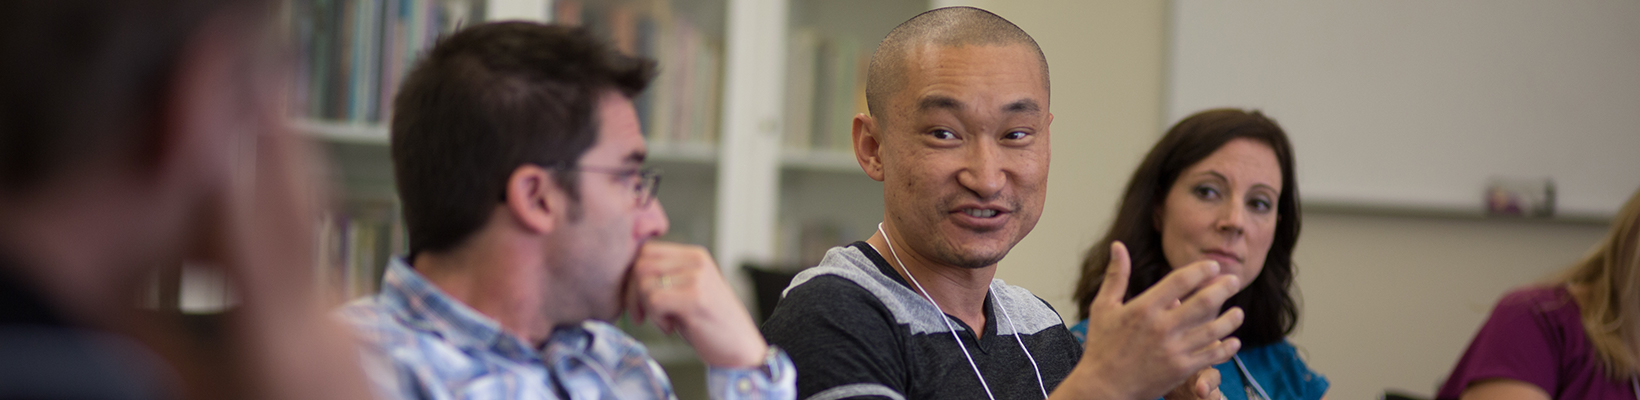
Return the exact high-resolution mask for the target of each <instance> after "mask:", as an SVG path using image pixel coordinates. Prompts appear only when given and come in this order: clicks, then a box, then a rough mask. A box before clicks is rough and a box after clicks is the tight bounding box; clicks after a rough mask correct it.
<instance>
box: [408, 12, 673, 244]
mask: <svg viewBox="0 0 1640 400" xmlns="http://www.w3.org/2000/svg"><path fill="white" fill-rule="evenodd" d="M654 72H655V63H654V62H653V61H650V60H646V59H640V58H634V57H629V56H625V55H622V54H620V53H618V52H616V51H615V50H614V48H612V47H610V46H608V45H606V44H605V43H603V42H602V41H600V40H598V39H596V38H595V37H593V35H592V34H590V33H588V32H587V31H586V30H583V29H579V28H569V27H564V26H556V25H542V24H536V23H529V22H499V23H489V24H482V25H477V26H473V27H471V28H467V29H464V30H462V31H460V32H457V33H456V34H454V35H452V36H450V37H448V38H445V39H443V40H440V41H439V43H438V44H437V45H436V46H434V47H433V49H432V51H430V52H429V53H428V55H427V58H426V59H425V60H422V61H421V62H419V63H418V64H417V65H416V67H415V69H414V70H412V72H411V73H410V75H409V76H407V77H406V78H405V82H404V86H403V87H402V88H401V89H400V91H399V94H398V96H397V97H396V98H395V99H394V100H393V126H392V128H391V129H392V154H393V174H394V179H395V180H396V182H397V183H398V191H399V198H400V200H402V201H403V203H404V222H405V225H407V226H408V228H409V229H408V230H409V232H410V257H412V258H414V257H415V255H416V254H417V253H419V252H422V251H443V250H449V249H452V248H455V247H456V246H458V245H460V244H461V243H462V242H463V241H465V240H466V239H467V238H468V237H469V236H472V234H473V233H474V232H476V231H478V230H479V229H480V228H482V227H483V226H484V224H485V223H486V222H488V221H489V215H490V212H491V210H494V209H495V207H496V206H497V205H498V202H500V201H501V199H502V198H503V197H504V190H505V187H506V181H507V177H508V176H509V175H510V174H511V173H512V171H513V170H514V169H516V168H518V167H520V166H523V165H525V164H534V165H539V166H543V167H553V166H564V165H569V166H573V165H575V164H576V163H577V162H578V161H579V160H580V158H581V155H582V154H583V153H586V151H587V149H589V148H591V147H592V146H593V144H594V143H595V142H597V139H598V117H597V116H598V100H599V96H602V95H603V94H604V93H606V92H608V91H610V90H614V91H617V92H619V93H621V94H622V95H624V96H626V97H627V98H631V97H633V96H636V95H637V94H638V92H641V91H643V89H644V87H646V86H648V85H649V80H650V79H651V78H652V77H654ZM574 177H575V175H574V174H572V173H567V172H563V171H562V170H560V171H558V172H557V173H555V174H554V178H555V179H554V182H556V184H557V185H558V186H559V187H560V188H563V190H564V191H566V192H568V193H569V195H570V197H571V198H572V201H573V200H574V199H575V198H576V195H577V192H576V190H575V188H576V180H575V179H574ZM571 207H572V208H571V209H572V210H573V207H574V205H571ZM570 213H571V214H573V213H574V211H570Z"/></svg>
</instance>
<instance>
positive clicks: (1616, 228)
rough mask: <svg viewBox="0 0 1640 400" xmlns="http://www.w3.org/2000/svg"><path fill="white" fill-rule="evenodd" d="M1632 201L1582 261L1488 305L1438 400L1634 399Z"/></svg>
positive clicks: (1639, 302)
mask: <svg viewBox="0 0 1640 400" xmlns="http://www.w3.org/2000/svg"><path fill="white" fill-rule="evenodd" d="M1637 373H1640V191H1636V192H1635V193H1634V194H1633V195H1631V196H1629V201H1628V203H1626V204H1624V205H1623V208H1622V209H1621V210H1619V211H1618V212H1617V216H1616V217H1613V218H1612V226H1611V231H1610V232H1609V233H1607V234H1606V238H1605V239H1603V240H1601V242H1600V243H1599V244H1598V245H1596V246H1595V248H1594V250H1592V251H1590V252H1589V255H1587V256H1585V257H1583V259H1582V260H1580V261H1578V262H1576V263H1574V264H1572V265H1571V266H1569V267H1567V268H1566V269H1565V270H1564V271H1561V272H1560V273H1558V274H1556V275H1555V276H1554V277H1552V278H1550V279H1548V280H1546V281H1543V282H1540V283H1538V284H1534V285H1530V286H1526V287H1523V288H1519V289H1516V290H1515V291H1512V292H1509V293H1508V294H1505V295H1504V296H1503V299H1500V300H1498V304H1497V306H1496V307H1494V308H1493V309H1492V315H1491V316H1490V317H1488V318H1487V319H1486V323H1485V324H1483V325H1481V329H1480V332H1477V333H1475V339H1474V340H1473V341H1471V342H1470V343H1469V349H1468V350H1465V351H1464V354H1463V357H1461V358H1459V359H1458V365H1457V366H1455V367H1453V368H1452V374H1451V376H1449V377H1448V378H1447V379H1446V383H1445V384H1443V385H1441V390H1440V392H1438V393H1437V394H1436V397H1437V398H1440V399H1464V400H1487V399H1523V400H1525V399H1536V400H1545V399H1633V398H1640V380H1637V378H1636V375H1637Z"/></svg>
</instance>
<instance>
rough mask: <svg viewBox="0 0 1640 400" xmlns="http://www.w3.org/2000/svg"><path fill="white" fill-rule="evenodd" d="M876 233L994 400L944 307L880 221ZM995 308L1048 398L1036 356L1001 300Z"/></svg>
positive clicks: (989, 388) (987, 396) (987, 393)
mask: <svg viewBox="0 0 1640 400" xmlns="http://www.w3.org/2000/svg"><path fill="white" fill-rule="evenodd" d="M877 233H881V234H883V242H885V243H888V254H889V255H891V256H893V257H894V263H895V264H899V266H900V270H902V271H905V276H906V278H910V279H911V284H912V285H916V286H917V291H920V292H922V295H923V298H925V299H928V304H933V305H934V310H936V311H939V313H940V322H944V323H945V329H949V330H950V331H951V338H952V339H955V340H956V341H957V346H958V347H959V348H961V349H962V356H963V358H967V359H968V366H969V367H970V368H973V369H974V376H975V377H977V378H979V385H980V387H982V388H985V397H986V398H989V399H991V400H996V396H993V395H991V385H990V384H987V383H985V374H981V373H980V372H979V364H975V363H974V356H972V355H969V354H968V345H966V344H963V343H962V337H960V336H957V327H956V326H955V325H951V319H949V318H946V317H945V309H943V308H940V303H938V302H935V301H934V296H930V295H928V289H923V286H922V283H920V282H917V277H915V276H912V275H911V270H910V269H908V268H906V266H905V262H904V261H900V253H899V252H898V251H895V250H894V241H893V240H891V239H889V238H888V232H885V231H883V224H882V223H880V222H879V223H877ZM997 309H998V310H1002V317H1003V318H1005V319H1007V320H1008V329H1012V330H1013V331H1014V341H1015V342H1018V343H1019V349H1020V350H1021V351H1024V352H1025V359H1027V360H1030V361H1031V370H1032V371H1034V372H1036V386H1037V388H1038V389H1041V390H1042V398H1044V399H1046V398H1048V388H1047V385H1046V384H1045V383H1043V381H1042V370H1041V369H1039V368H1037V366H1036V357H1032V356H1031V351H1030V350H1028V349H1026V348H1025V340H1024V339H1020V338H1019V335H1020V332H1019V328H1017V327H1014V319H1013V317H1011V316H1008V309H1007V308H1006V307H1003V306H1002V302H1001V301H998V302H997ZM974 339H975V340H978V339H979V335H974Z"/></svg>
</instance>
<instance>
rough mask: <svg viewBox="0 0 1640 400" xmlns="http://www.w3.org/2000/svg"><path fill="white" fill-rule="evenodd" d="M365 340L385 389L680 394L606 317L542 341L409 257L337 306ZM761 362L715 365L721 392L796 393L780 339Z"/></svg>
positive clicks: (533, 395)
mask: <svg viewBox="0 0 1640 400" xmlns="http://www.w3.org/2000/svg"><path fill="white" fill-rule="evenodd" d="M338 314H339V315H340V317H341V318H342V319H343V320H344V321H346V322H347V323H349V324H350V325H352V326H353V328H354V330H355V331H356V332H357V333H358V334H359V336H360V337H361V338H362V339H363V342H364V346H363V347H364V350H363V353H364V364H365V371H366V375H367V376H368V378H369V380H370V382H371V384H372V386H373V387H374V389H375V391H376V393H377V395H378V396H379V397H381V398H384V399H576V400H579V399H675V398H676V396H675V395H674V394H673V392H672V383H671V381H670V380H668V379H667V377H666V373H665V372H664V371H662V370H661V367H660V364H658V363H656V362H655V359H654V358H651V357H649V351H648V350H647V349H646V348H645V347H644V345H643V343H640V342H639V341H638V340H636V339H634V338H632V337H631V336H628V335H627V334H626V333H625V332H621V330H620V329H619V328H616V327H615V326H613V325H610V324H608V323H604V322H597V321H587V322H584V323H581V324H579V325H571V326H563V327H559V328H558V329H556V330H555V331H553V334H552V336H551V337H550V338H548V340H547V343H546V345H545V346H544V347H543V349H542V351H539V352H537V351H535V349H533V348H532V346H530V345H529V343H527V342H525V341H524V340H522V339H520V338H518V337H516V336H513V335H510V334H507V333H506V332H504V331H502V330H501V326H500V325H499V324H497V323H496V322H495V321H494V320H491V319H490V318H488V317H485V316H484V315H483V314H480V313H479V312H478V311H476V310H473V309H472V308H469V307H467V305H465V304H462V303H461V302H460V301H457V300H455V299H452V298H450V297H449V296H447V295H445V294H444V293H443V292H441V291H439V290H438V288H437V287H435V286H433V285H432V284H431V283H429V282H427V280H425V279H423V278H422V277H421V275H420V274H418V273H416V271H415V270H414V269H411V268H410V267H409V266H408V265H406V264H405V263H404V261H403V260H401V259H397V258H395V259H393V260H392V261H391V262H390V263H389V265H388V268H387V272H386V275H385V277H384V278H383V280H382V290H381V293H379V294H377V295H376V296H372V297H366V298H363V299H359V300H356V301H354V302H352V303H349V304H348V305H346V306H344V307H342V308H341V309H340V310H338ZM771 350H772V351H770V353H769V354H770V356H769V359H768V360H767V362H766V366H765V367H763V368H757V369H730V368H716V367H712V368H710V371H709V372H708V377H707V386H708V390H709V391H710V392H711V396H712V398H714V399H791V398H795V397H796V394H797V389H796V383H797V377H796V373H795V368H794V367H793V366H792V363H791V359H790V358H788V357H787V356H786V354H785V353H784V352H781V351H779V350H778V349H771Z"/></svg>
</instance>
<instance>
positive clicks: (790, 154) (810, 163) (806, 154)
mask: <svg viewBox="0 0 1640 400" xmlns="http://www.w3.org/2000/svg"><path fill="white" fill-rule="evenodd" d="M780 167H781V168H785V169H788V170H798V171H812V172H836V173H860V172H862V171H861V170H860V162H859V160H856V159H855V158H854V152H851V151H844V150H793V149H786V150H782V151H781V152H780Z"/></svg>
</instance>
